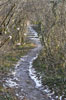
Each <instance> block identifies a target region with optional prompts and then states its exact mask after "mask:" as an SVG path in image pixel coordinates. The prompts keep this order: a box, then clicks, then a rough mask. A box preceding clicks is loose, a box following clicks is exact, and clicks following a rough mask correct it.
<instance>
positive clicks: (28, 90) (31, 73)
mask: <svg viewBox="0 0 66 100" xmlns="http://www.w3.org/2000/svg"><path fill="white" fill-rule="evenodd" d="M27 36H28V39H29V40H30V42H31V43H33V44H34V45H35V48H32V49H30V50H29V52H28V53H27V55H26V56H23V57H22V58H20V60H19V61H18V62H17V64H16V66H15V69H14V71H12V73H11V74H9V75H8V77H7V78H6V80H5V83H4V84H3V86H4V88H11V89H14V91H15V92H14V93H15V95H16V96H17V98H18V100H53V98H52V97H51V96H49V95H47V93H48V92H46V91H49V90H48V88H47V87H43V86H42V84H41V77H39V79H38V77H37V75H36V71H35V69H34V68H33V66H32V64H33V61H34V60H35V59H36V58H37V57H38V54H39V52H40V51H41V49H42V45H41V42H40V39H39V38H38V33H37V32H36V31H34V30H33V28H32V27H31V26H29V27H28V35H27ZM38 74H39V73H38Z"/></svg>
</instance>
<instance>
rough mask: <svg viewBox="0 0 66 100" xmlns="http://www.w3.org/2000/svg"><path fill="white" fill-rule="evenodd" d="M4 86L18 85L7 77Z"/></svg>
mask: <svg viewBox="0 0 66 100" xmlns="http://www.w3.org/2000/svg"><path fill="white" fill-rule="evenodd" d="M6 86H9V87H15V86H18V84H17V83H16V82H14V81H13V80H12V79H7V80H6Z"/></svg>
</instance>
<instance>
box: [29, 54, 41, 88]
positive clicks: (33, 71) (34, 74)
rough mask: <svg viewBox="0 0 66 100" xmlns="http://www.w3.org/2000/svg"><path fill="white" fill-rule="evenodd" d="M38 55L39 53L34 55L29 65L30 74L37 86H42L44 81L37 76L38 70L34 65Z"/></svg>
mask: <svg viewBox="0 0 66 100" xmlns="http://www.w3.org/2000/svg"><path fill="white" fill-rule="evenodd" d="M37 57H38V55H36V57H34V58H33V59H32V61H31V62H30V66H29V76H30V77H31V79H32V80H34V82H35V84H36V87H37V88H38V87H41V86H42V83H41V80H40V79H39V80H38V78H37V76H36V71H35V69H34V68H33V67H32V63H33V61H34V60H35V59H36V58H37Z"/></svg>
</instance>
